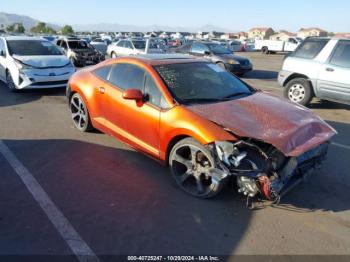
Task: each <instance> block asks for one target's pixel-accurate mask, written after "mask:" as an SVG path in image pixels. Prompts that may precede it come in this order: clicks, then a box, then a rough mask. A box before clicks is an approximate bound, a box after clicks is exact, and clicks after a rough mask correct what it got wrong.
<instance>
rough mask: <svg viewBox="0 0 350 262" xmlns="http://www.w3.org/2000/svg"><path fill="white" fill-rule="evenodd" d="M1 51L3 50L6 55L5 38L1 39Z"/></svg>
mask: <svg viewBox="0 0 350 262" xmlns="http://www.w3.org/2000/svg"><path fill="white" fill-rule="evenodd" d="M0 51H2V52H3V53H4V55H6V51H5V43H4V40H2V39H0Z"/></svg>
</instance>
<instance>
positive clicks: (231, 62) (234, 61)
mask: <svg viewBox="0 0 350 262" xmlns="http://www.w3.org/2000/svg"><path fill="white" fill-rule="evenodd" d="M227 63H228V64H230V65H239V62H238V61H236V60H233V59H229V60H227Z"/></svg>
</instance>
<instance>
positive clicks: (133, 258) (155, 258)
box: [128, 256, 220, 261]
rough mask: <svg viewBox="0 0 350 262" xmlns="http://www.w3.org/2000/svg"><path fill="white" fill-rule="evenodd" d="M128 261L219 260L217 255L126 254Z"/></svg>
mask: <svg viewBox="0 0 350 262" xmlns="http://www.w3.org/2000/svg"><path fill="white" fill-rule="evenodd" d="M128 261H220V258H219V257H217V256H128Z"/></svg>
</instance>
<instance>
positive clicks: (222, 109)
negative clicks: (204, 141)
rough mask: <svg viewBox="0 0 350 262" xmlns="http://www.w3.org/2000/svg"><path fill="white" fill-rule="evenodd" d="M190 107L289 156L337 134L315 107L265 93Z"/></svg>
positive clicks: (233, 130)
mask: <svg viewBox="0 0 350 262" xmlns="http://www.w3.org/2000/svg"><path fill="white" fill-rule="evenodd" d="M187 108H188V109H189V110H191V111H192V112H194V113H196V114H198V115H200V116H202V117H205V118H207V119H209V120H211V121H213V122H215V123H217V124H218V125H221V126H223V127H224V128H227V129H228V130H230V131H231V132H232V133H234V134H236V135H238V136H240V137H249V138H254V139H258V140H262V141H264V142H266V143H268V144H271V145H273V146H275V147H276V148H277V149H278V150H280V151H281V152H283V153H284V154H285V155H286V156H299V155H301V154H303V153H305V152H307V151H308V150H310V149H312V148H314V147H316V146H318V145H320V144H322V143H324V142H326V141H328V140H329V139H330V138H331V137H332V136H333V135H335V134H336V131H335V130H334V129H333V128H332V127H331V126H329V125H328V124H327V123H326V122H324V121H323V120H322V119H321V118H319V117H318V116H316V115H315V114H314V113H313V112H312V111H311V110H309V109H307V108H305V107H302V106H300V105H297V104H294V103H291V102H289V101H287V100H285V99H281V98H279V97H276V96H274V95H272V94H268V93H264V92H256V93H255V94H253V95H251V96H248V97H245V98H241V99H237V100H231V101H227V102H222V103H213V104H198V105H191V106H188V107H187Z"/></svg>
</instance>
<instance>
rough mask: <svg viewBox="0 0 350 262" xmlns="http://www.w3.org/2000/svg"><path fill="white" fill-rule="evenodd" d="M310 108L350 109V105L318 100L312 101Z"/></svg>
mask: <svg viewBox="0 0 350 262" xmlns="http://www.w3.org/2000/svg"><path fill="white" fill-rule="evenodd" d="M309 108H310V109H346V110H350V105H346V104H341V103H337V102H332V101H327V100H317V99H315V100H314V101H312V102H311V104H310V105H309Z"/></svg>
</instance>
